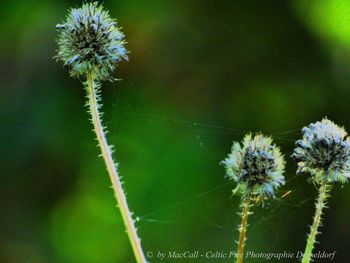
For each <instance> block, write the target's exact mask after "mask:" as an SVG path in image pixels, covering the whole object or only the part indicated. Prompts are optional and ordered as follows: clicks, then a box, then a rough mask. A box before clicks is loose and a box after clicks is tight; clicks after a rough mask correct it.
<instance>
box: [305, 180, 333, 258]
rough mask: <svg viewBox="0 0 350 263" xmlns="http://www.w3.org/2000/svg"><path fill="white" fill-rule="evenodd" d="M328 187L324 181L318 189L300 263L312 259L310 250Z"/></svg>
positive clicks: (313, 242) (319, 222)
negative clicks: (314, 209)
mask: <svg viewBox="0 0 350 263" xmlns="http://www.w3.org/2000/svg"><path fill="white" fill-rule="evenodd" d="M329 190H330V189H329V185H328V184H327V181H326V180H324V181H323V182H322V185H321V187H320V189H319V195H318V198H317V201H316V211H315V215H314V221H313V223H312V225H311V227H310V234H309V236H308V239H307V244H306V247H305V252H304V255H303V261H302V263H310V261H311V257H312V250H313V249H314V246H315V242H316V236H317V234H318V228H319V226H320V224H321V221H322V213H323V208H324V207H325V206H326V199H327V197H328V191H329Z"/></svg>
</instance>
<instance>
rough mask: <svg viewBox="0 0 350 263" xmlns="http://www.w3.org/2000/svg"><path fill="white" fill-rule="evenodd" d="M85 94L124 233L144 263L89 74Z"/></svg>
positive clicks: (93, 83) (96, 93) (94, 85)
mask: <svg viewBox="0 0 350 263" xmlns="http://www.w3.org/2000/svg"><path fill="white" fill-rule="evenodd" d="M87 94H88V106H89V110H90V114H91V119H92V123H93V125H94V131H95V133H96V136H97V141H98V145H99V147H100V149H101V152H102V157H103V159H104V161H105V165H106V168H107V171H108V174H109V178H110V180H111V182H112V187H113V190H114V195H115V198H116V199H117V202H118V207H119V209H120V213H121V215H122V218H123V221H124V225H125V228H126V233H127V234H128V236H129V240H130V243H131V246H132V249H133V252H134V255H135V258H136V261H137V262H138V263H146V262H147V260H146V258H145V255H144V253H143V250H142V247H141V241H140V238H139V237H138V235H137V231H136V228H135V225H134V220H133V219H132V215H131V212H130V210H129V208H128V204H127V202H126V197H125V193H124V191H123V188H122V183H121V181H120V178H119V175H118V171H117V167H116V164H115V163H114V160H113V157H112V150H111V148H110V146H109V145H108V143H107V140H106V136H105V132H104V129H103V126H102V122H101V114H100V112H99V103H98V87H97V85H96V83H95V80H94V76H93V74H92V73H91V72H90V73H88V74H87Z"/></svg>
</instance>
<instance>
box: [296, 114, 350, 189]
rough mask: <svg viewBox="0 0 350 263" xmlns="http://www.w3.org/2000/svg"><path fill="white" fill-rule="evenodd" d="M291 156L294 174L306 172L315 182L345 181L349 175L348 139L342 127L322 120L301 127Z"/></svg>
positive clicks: (349, 140) (349, 149) (349, 152)
mask: <svg viewBox="0 0 350 263" xmlns="http://www.w3.org/2000/svg"><path fill="white" fill-rule="evenodd" d="M302 135H303V138H302V139H301V140H299V141H297V142H296V148H295V149H294V153H293V155H292V157H293V159H294V160H296V161H297V163H298V170H297V173H304V172H309V173H311V175H312V176H313V180H314V181H315V182H316V183H321V182H322V181H326V182H342V183H344V182H346V181H347V179H348V178H349V177H350V139H349V137H348V135H347V132H346V131H345V130H344V128H342V127H339V126H338V125H336V124H335V123H334V122H332V121H330V120H328V119H322V121H318V122H315V123H311V124H310V125H309V126H307V127H304V128H303V129H302Z"/></svg>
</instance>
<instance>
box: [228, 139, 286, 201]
mask: <svg viewBox="0 0 350 263" xmlns="http://www.w3.org/2000/svg"><path fill="white" fill-rule="evenodd" d="M222 164H223V165H224V166H225V169H226V176H227V178H229V179H232V180H234V181H235V182H236V183H237V187H236V189H235V190H234V192H236V193H239V194H241V195H242V196H243V198H245V197H259V198H261V200H263V199H264V198H265V197H268V196H274V191H275V189H276V188H277V187H279V186H280V185H283V184H284V182H285V180H284V176H283V173H284V167H285V161H284V157H283V155H282V154H281V151H280V149H279V148H278V147H277V146H276V145H275V144H273V143H272V139H271V138H270V137H265V136H263V135H261V134H258V135H255V136H254V137H252V135H251V134H248V135H246V136H245V137H244V139H243V141H242V144H240V143H238V142H234V143H233V146H232V150H231V153H230V154H229V155H228V157H227V158H226V159H225V160H224V161H223V162H222Z"/></svg>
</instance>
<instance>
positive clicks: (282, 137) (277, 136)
mask: <svg viewBox="0 0 350 263" xmlns="http://www.w3.org/2000/svg"><path fill="white" fill-rule="evenodd" d="M116 90H119V89H116ZM116 93H118V94H115V97H116V98H119V97H120V94H119V93H120V91H116ZM113 108H114V110H113V111H112V114H111V117H112V118H111V119H112V121H111V122H109V123H107V126H108V127H109V128H110V131H112V132H111V133H110V134H109V137H110V138H111V141H112V143H114V142H116V143H117V142H118V138H117V133H116V132H115V130H117V129H118V126H119V125H118V124H119V123H122V124H123V125H124V123H126V122H127V121H125V120H130V119H132V120H133V121H135V122H138V123H140V125H141V126H142V129H143V130H147V129H152V132H150V134H152V138H149V139H150V140H149V141H148V143H147V147H149V148H152V149H156V148H157V147H158V146H159V145H161V144H167V143H169V142H172V143H174V144H181V147H182V148H183V150H184V151H186V150H189V149H190V150H191V151H194V152H196V151H198V152H201V151H208V150H210V149H211V147H212V145H213V143H212V142H211V140H212V138H213V137H216V136H217V137H220V138H222V136H225V137H226V136H227V138H230V139H231V140H230V141H231V143H232V140H241V138H242V137H243V136H244V135H245V134H246V133H247V132H248V131H247V130H243V129H236V128H233V127H227V126H224V125H220V124H217V123H215V124H212V123H205V122H198V121H195V120H187V119H179V118H172V117H169V116H164V115H159V114H154V113H152V112H150V111H145V110H138V111H137V110H134V107H133V106H131V105H130V104H126V105H121V104H120V101H119V99H118V100H117V101H116V103H115V104H114V105H113ZM154 131H156V132H154ZM173 132H176V133H181V134H186V135H187V136H190V137H192V144H191V145H186V144H185V143H182V142H181V136H178V137H177V138H176V139H174V140H172V138H169V136H171V134H172V133H173ZM169 134H170V135H169ZM270 135H271V136H272V138H273V140H274V142H275V143H276V144H277V145H279V146H281V147H282V148H283V150H284V154H285V156H286V159H287V161H288V156H290V155H291V153H292V148H291V147H293V145H294V142H295V141H296V140H297V139H298V138H299V137H300V136H301V135H300V130H285V131H276V132H274V133H272V134H271V133H270ZM221 141H222V139H221ZM117 145H119V144H118V143H117ZM230 147H231V145H227V147H226V149H227V153H228V151H229V150H230ZM116 148H117V149H116V150H117V154H118V152H119V151H124V150H125V149H123V147H122V146H121V145H119V146H118V147H116ZM286 149H287V151H285V150H286ZM227 153H225V154H227ZM225 156H226V155H223V156H222V159H223V158H225ZM137 164H138V165H142V158H140V159H138V160H137ZM218 166H219V165H218ZM291 171H292V170H291ZM285 176H286V184H285V186H284V187H282V189H281V190H279V191H278V193H277V194H276V198H274V199H272V200H270V201H269V202H268V203H267V205H266V207H264V208H258V207H254V208H253V209H254V210H257V212H256V213H255V211H254V213H253V215H252V217H253V218H252V219H251V221H252V222H251V225H250V226H249V231H252V232H254V231H255V229H260V228H264V227H266V226H268V225H269V227H268V229H267V230H266V231H270V230H271V229H272V227H271V225H270V222H271V220H272V221H273V220H275V219H276V218H278V217H279V215H280V214H282V215H283V214H284V215H290V216H291V218H292V217H294V216H295V214H296V213H298V212H299V211H300V210H303V208H304V207H313V203H314V200H315V197H316V195H317V193H316V190H315V189H314V190H315V192H314V194H313V195H309V196H307V197H305V193H304V191H305V187H304V188H303V187H301V188H299V187H298V185H299V184H300V182H301V181H305V178H303V176H299V175H295V174H292V172H289V173H288V174H286V175H285ZM223 177H224V170H223V169H222V178H223ZM143 187H146V188H149V189H152V192H153V194H154V195H157V196H158V197H159V198H160V199H162V200H166V201H164V202H165V203H166V204H165V205H161V206H158V207H156V208H153V209H150V210H149V211H146V212H140V213H134V218H135V221H136V224H137V225H138V227H139V228H141V229H145V228H152V229H157V228H159V229H164V227H169V228H175V229H184V228H185V229H189V228H191V226H193V225H196V226H197V227H201V228H202V231H201V232H200V233H197V234H194V235H189V236H187V237H185V238H180V240H181V241H180V242H179V240H177V244H176V247H179V248H181V247H186V246H187V245H192V246H193V243H197V245H196V246H199V247H200V245H198V244H201V242H202V241H205V240H207V239H208V238H210V237H211V236H212V235H213V234H214V233H216V234H217V233H218V232H219V233H221V235H227V236H229V237H230V238H231V239H232V238H237V236H238V231H237V229H236V227H237V223H238V221H239V216H237V213H239V212H240V208H239V206H238V204H239V198H238V197H233V196H231V197H230V189H232V188H233V183H232V182H231V181H225V180H222V181H221V182H220V183H217V184H216V185H211V186H209V185H207V186H205V187H204V188H202V189H201V190H198V191H195V192H193V193H192V194H189V195H188V194H186V195H185V194H184V195H182V196H181V194H180V196H181V197H180V198H177V197H176V196H173V195H172V194H169V193H168V192H167V191H164V190H162V185H160V184H157V183H154V182H150V183H144V185H143ZM221 191H224V192H225V194H226V196H227V198H226V199H223V200H222V201H221V202H227V203H232V202H233V204H231V206H232V207H233V209H232V210H231V211H229V214H231V215H230V216H228V217H227V218H226V219H223V218H217V220H213V219H211V218H210V217H207V216H206V215H205V214H203V213H202V212H201V204H202V203H203V202H206V201H208V200H210V199H211V198H212V197H213V196H217V194H218V193H219V192H221ZM333 195H336V192H335V193H334V194H333ZM183 196H185V197H183ZM229 198H230V199H232V200H234V201H231V200H229ZM190 204H191V205H190ZM193 204H195V205H193ZM194 206H196V208H194ZM210 209H212V210H211V211H212V213H214V214H215V213H216V212H217V211H215V210H217V209H216V208H210ZM210 209H209V210H208V209H207V210H208V211H210ZM219 209H222V207H221V208H220V207H219V208H218V210H219ZM234 209H235V210H234ZM146 210H147V209H146ZM169 211H177V214H178V215H179V216H167V212H169ZM164 214H166V216H164ZM170 214H171V213H170ZM184 214H185V215H187V216H182V215H184ZM255 214H256V215H255ZM231 219H234V222H233V221H232V220H231ZM289 222H293V219H289ZM302 223H303V222H302ZM159 231H162V230H159ZM302 235H303V236H304V235H305V233H302ZM273 238H274V242H276V243H278V242H280V236H278V235H277V236H274V237H273ZM171 239H172V238H171V237H169V236H167V235H164V237H163V238H162V240H161V241H159V237H157V240H158V242H161V243H163V244H166V243H169V246H168V247H169V249H170V247H171V244H173V243H172V241H171ZM301 241H304V240H303V239H301ZM164 247H167V245H164ZM156 250H157V247H155V248H154V251H156Z"/></svg>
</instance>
